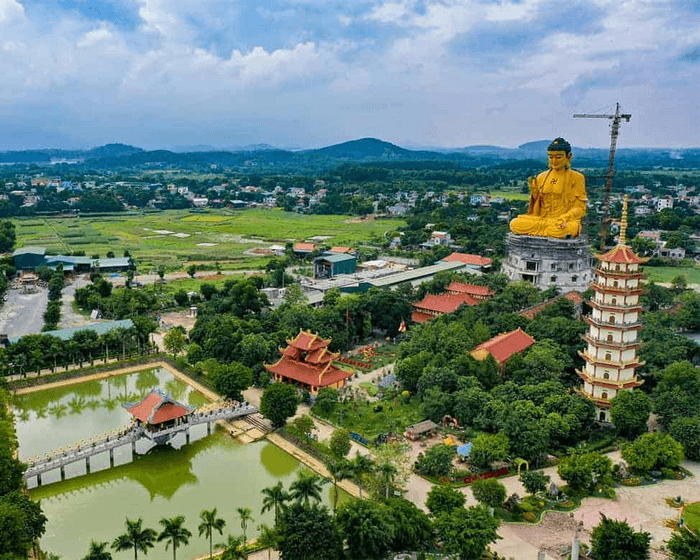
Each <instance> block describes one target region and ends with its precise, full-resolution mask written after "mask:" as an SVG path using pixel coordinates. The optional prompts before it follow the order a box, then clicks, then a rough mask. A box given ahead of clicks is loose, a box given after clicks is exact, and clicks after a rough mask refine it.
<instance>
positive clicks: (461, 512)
mask: <svg viewBox="0 0 700 560" xmlns="http://www.w3.org/2000/svg"><path fill="white" fill-rule="evenodd" d="M498 525H499V521H498V519H496V518H495V517H494V516H492V515H491V514H490V513H489V512H488V510H487V509H486V508H485V507H484V506H476V507H471V508H468V509H465V508H461V509H453V510H452V511H451V512H449V513H443V514H441V515H440V516H439V517H438V518H437V519H436V520H435V523H434V527H435V533H436V535H437V538H438V540H439V541H440V543H441V544H442V549H443V551H444V552H446V553H448V554H456V555H457V556H458V558H459V559H460V560H476V559H477V558H481V557H482V556H483V555H484V553H485V552H486V550H487V549H488V546H489V545H490V544H491V543H493V542H496V540H497V539H499V538H500V537H499V536H498V533H496V529H497V528H498Z"/></svg>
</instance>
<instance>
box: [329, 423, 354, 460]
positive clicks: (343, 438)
mask: <svg viewBox="0 0 700 560" xmlns="http://www.w3.org/2000/svg"><path fill="white" fill-rule="evenodd" d="M329 447H330V449H331V453H333V455H334V456H335V457H337V458H338V459H342V458H344V457H346V456H347V454H348V453H350V448H351V447H352V444H351V443H350V433H349V432H348V431H347V430H344V429H342V428H339V429H337V430H333V435H331V441H330V444H329Z"/></svg>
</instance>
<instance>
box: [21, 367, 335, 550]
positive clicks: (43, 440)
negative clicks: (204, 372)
mask: <svg viewBox="0 0 700 560" xmlns="http://www.w3.org/2000/svg"><path fill="white" fill-rule="evenodd" d="M153 387H161V388H163V389H164V390H165V391H167V392H170V393H171V394H172V396H173V397H174V398H176V399H177V400H180V401H182V402H186V403H189V404H191V405H195V406H197V405H201V404H203V403H205V402H206V399H205V398H204V397H203V396H201V395H200V394H198V393H197V392H195V391H194V390H193V389H192V388H191V387H189V386H188V385H186V384H184V383H182V382H181V381H179V380H178V379H176V378H174V377H173V376H172V375H171V374H170V373H169V372H167V371H166V370H163V369H159V368H158V369H150V370H144V371H142V372H138V373H134V374H127V375H122V376H118V377H111V378H107V379H103V380H99V381H88V382H85V383H80V384H78V385H73V386H70V387H65V388H60V389H51V390H47V391H39V392H37V393H31V394H27V395H25V396H22V397H17V399H16V403H15V407H16V408H15V414H16V422H17V435H18V438H19V442H20V455H21V457H22V458H24V459H26V458H28V457H32V456H35V455H38V454H44V453H46V452H48V451H50V450H53V449H56V448H59V447H62V446H66V445H71V444H73V443H76V442H78V441H80V440H81V439H83V438H88V437H91V436H94V435H98V434H102V433H104V432H106V431H111V430H115V429H117V428H119V427H120V426H124V425H126V424H128V423H129V421H130V415H129V413H128V412H126V410H124V408H123V407H122V403H123V402H128V401H136V400H138V399H139V398H141V397H143V396H144V395H145V394H146V393H147V392H148V391H149V390H150V389H151V388H153ZM183 443H184V436H181V440H176V442H175V446H176V447H177V446H181V449H175V448H173V447H170V446H163V447H155V448H153V449H151V450H150V451H148V452H147V453H146V454H144V455H139V454H138V453H137V454H136V456H135V457H134V458H133V459H132V457H131V449H130V446H128V445H127V446H125V447H123V448H121V449H119V450H118V452H117V453H115V464H116V465H117V466H115V467H114V468H111V469H110V468H108V467H109V458H108V455H107V453H104V454H102V455H97V456H95V457H93V458H92V459H91V466H92V473H91V474H89V475H83V476H78V475H80V474H82V473H84V472H85V466H84V464H83V463H76V464H73V465H70V466H68V467H66V476H67V479H66V480H65V481H62V482H61V481H60V475H59V473H58V472H53V473H48V474H46V475H44V476H43V481H44V485H43V486H41V487H36V482H35V480H34V479H32V480H30V481H29V486H30V487H31V488H32V490H31V494H32V497H33V498H35V499H39V500H41V504H42V507H43V510H44V513H45V514H46V516H47V517H48V519H49V521H48V524H47V527H46V534H45V535H44V537H43V538H42V540H41V543H42V548H43V549H44V550H46V551H50V552H53V553H55V554H58V555H59V556H61V559H62V560H77V559H79V558H82V557H83V556H84V555H85V554H86V553H87V550H88V547H89V544H90V541H91V540H97V541H108V542H110V543H111V542H112V541H113V540H114V539H115V538H116V537H117V535H119V534H121V533H122V532H123V529H124V520H125V518H126V517H128V518H130V519H137V518H139V517H141V518H143V521H144V526H148V527H152V528H154V529H155V530H157V531H159V530H160V525H159V523H158V520H159V519H160V518H162V517H174V516H176V515H184V516H185V517H186V520H187V521H186V523H185V526H186V527H187V528H188V529H189V530H190V531H191V532H192V535H193V536H192V538H191V539H190V544H189V545H187V546H184V547H182V548H178V558H183V559H186V558H192V557H194V556H195V555H201V554H207V553H208V552H209V544H208V541H207V540H206V539H204V538H203V537H202V538H200V537H199V536H198V531H197V526H198V525H199V513H200V511H202V510H203V509H212V508H217V509H218V514H219V516H220V517H222V518H223V519H224V520H225V521H226V528H225V530H224V535H223V537H220V536H219V535H218V534H217V535H216V537H215V539H214V542H215V543H216V542H223V541H225V540H226V538H225V537H226V536H227V534H228V533H229V532H230V533H231V534H234V535H240V534H242V530H241V527H240V519H239V517H238V516H237V513H236V508H239V507H249V508H251V510H252V511H253V518H254V521H253V522H252V523H250V524H249V525H248V530H247V536H248V538H251V536H254V535H255V533H256V531H255V527H256V526H257V525H258V524H259V523H266V524H268V525H272V524H273V515H272V513H271V512H266V513H265V514H264V515H261V514H260V508H261V504H262V495H261V491H262V489H263V488H266V487H269V486H274V485H275V484H276V483H277V482H278V481H280V480H281V481H282V482H283V483H284V485H285V487H288V486H289V484H290V483H291V482H292V481H293V480H294V478H295V471H296V470H297V469H298V468H299V463H298V462H297V461H296V459H294V458H292V457H291V456H289V455H287V454H286V453H285V452H283V451H282V450H280V449H279V448H277V447H276V446H274V445H272V444H270V443H268V442H266V441H261V442H256V443H251V444H246V445H243V444H240V443H238V442H236V441H234V440H233V439H231V438H230V437H229V436H228V434H226V433H225V432H224V431H223V430H217V431H216V432H215V433H213V434H212V435H211V436H206V426H205V425H202V426H196V427H194V428H193V429H192V443H191V444H190V445H183ZM147 449H148V448H147V447H146V446H144V443H143V442H141V443H139V445H138V446H137V450H138V451H147ZM71 477H73V478H71ZM56 480H58V482H53V483H51V484H48V482H49V481H56ZM324 501H325V502H326V503H328V496H326V497H325V500H324ZM132 555H133V552H119V553H113V556H114V558H115V560H118V559H120V558H124V559H127V558H131V557H132ZM147 558H150V559H152V560H167V559H170V558H172V551H171V550H168V551H166V550H165V546H164V542H161V543H157V545H156V547H155V548H154V549H152V550H150V551H149V553H148V556H147Z"/></svg>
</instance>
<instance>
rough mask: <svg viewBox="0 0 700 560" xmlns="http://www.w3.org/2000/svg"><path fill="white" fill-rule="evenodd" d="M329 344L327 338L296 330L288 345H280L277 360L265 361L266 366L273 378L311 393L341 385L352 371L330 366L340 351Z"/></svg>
mask: <svg viewBox="0 0 700 560" xmlns="http://www.w3.org/2000/svg"><path fill="white" fill-rule="evenodd" d="M330 343H331V341H330V339H328V340H324V339H323V338H321V337H320V336H318V335H317V334H312V333H311V332H309V331H299V334H298V335H297V336H296V338H293V339H287V344H288V345H289V346H287V347H286V348H280V353H281V354H282V356H281V357H280V359H279V360H277V361H276V362H275V363H274V364H265V369H266V370H267V371H269V372H270V373H271V374H272V376H273V378H274V379H275V381H283V382H285V383H291V384H293V385H296V386H298V387H301V388H303V389H307V390H308V391H310V392H311V393H314V394H316V393H317V392H318V390H319V389H320V388H322V387H334V388H340V387H343V386H345V381H346V379H347V378H348V377H350V376H351V375H352V371H345V370H342V369H340V368H337V367H336V366H335V365H333V360H336V359H338V357H339V354H338V353H337V352H330V351H329V350H328V345H329V344H330Z"/></svg>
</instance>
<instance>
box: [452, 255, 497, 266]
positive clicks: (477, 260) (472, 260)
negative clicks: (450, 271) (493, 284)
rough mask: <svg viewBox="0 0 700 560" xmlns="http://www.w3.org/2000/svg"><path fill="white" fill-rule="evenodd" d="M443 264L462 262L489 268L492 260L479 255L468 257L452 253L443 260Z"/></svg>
mask: <svg viewBox="0 0 700 560" xmlns="http://www.w3.org/2000/svg"><path fill="white" fill-rule="evenodd" d="M442 261H443V262H461V263H464V264H466V265H471V266H488V265H490V264H491V259H489V258H486V257H481V256H479V255H468V254H467V253H452V254H451V255H448V256H446V257H445V258H444V259H442Z"/></svg>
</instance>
